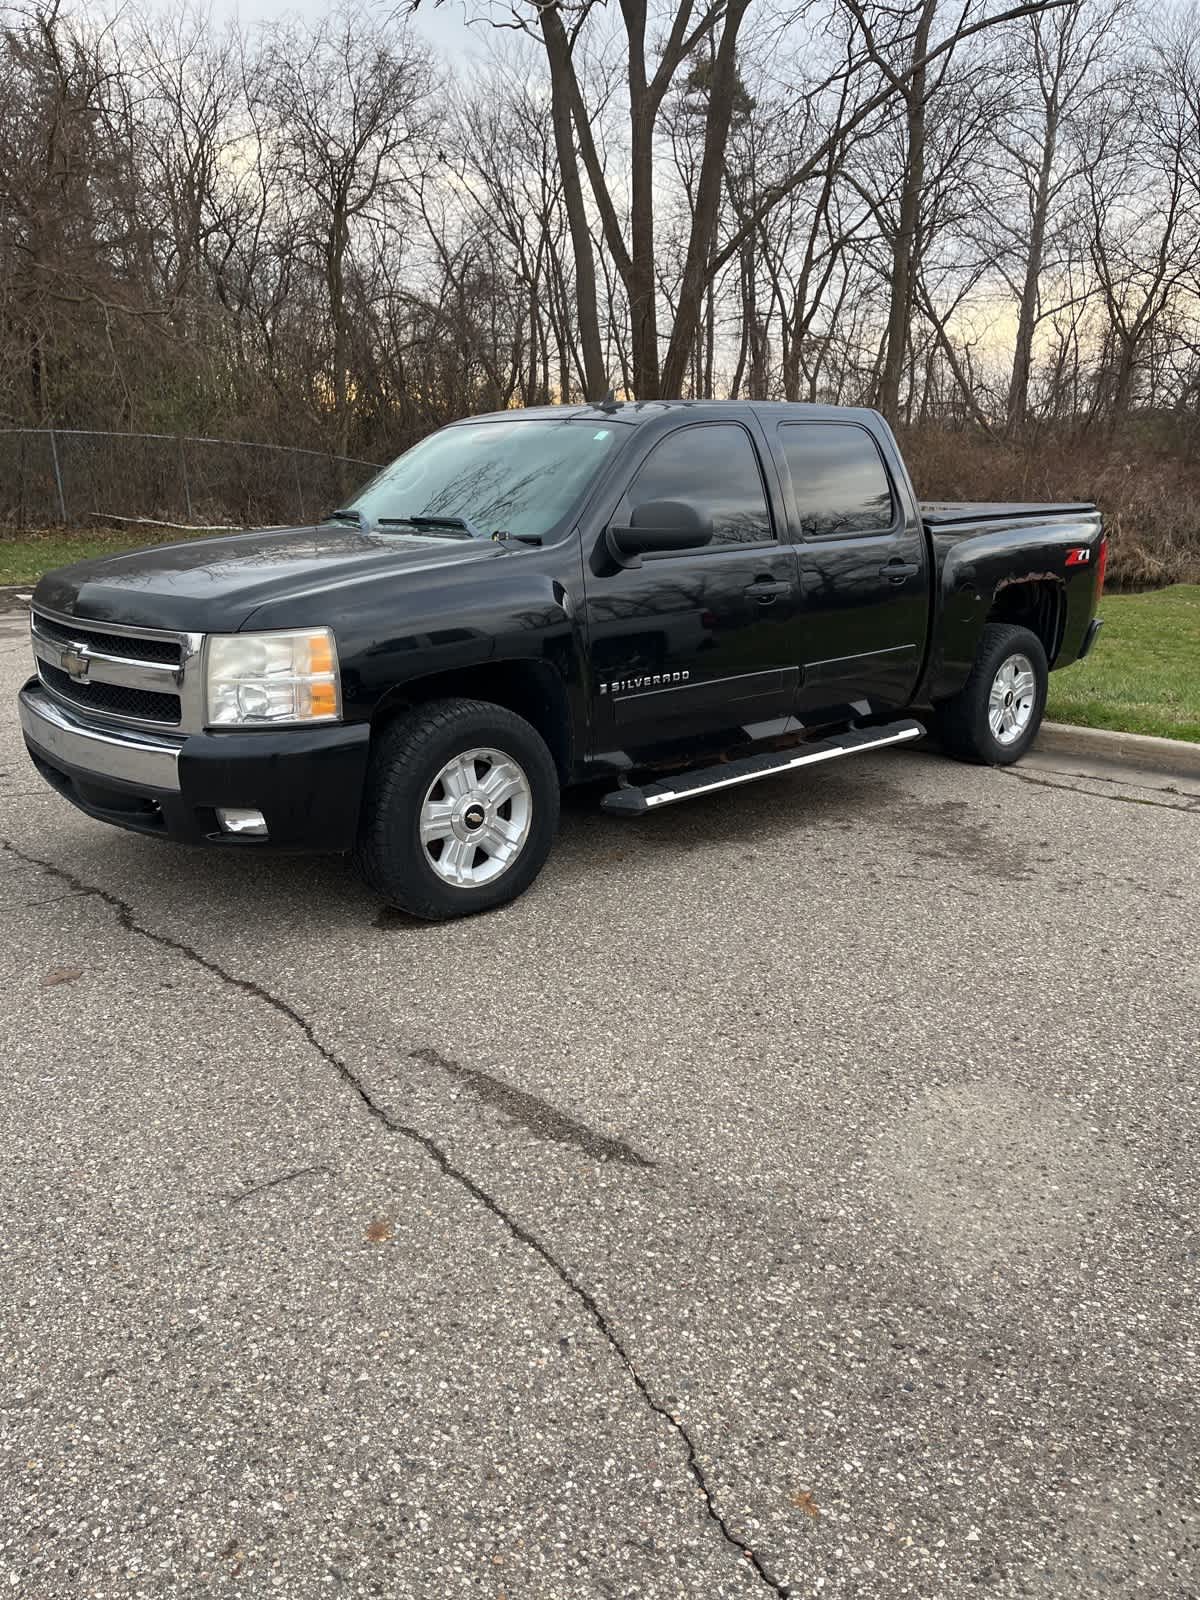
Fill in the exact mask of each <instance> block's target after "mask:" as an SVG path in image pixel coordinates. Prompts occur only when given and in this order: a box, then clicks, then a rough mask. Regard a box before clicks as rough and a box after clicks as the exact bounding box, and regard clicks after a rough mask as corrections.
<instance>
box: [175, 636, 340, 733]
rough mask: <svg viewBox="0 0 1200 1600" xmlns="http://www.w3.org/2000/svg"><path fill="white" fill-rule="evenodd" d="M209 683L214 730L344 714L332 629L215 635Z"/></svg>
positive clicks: (210, 647)
mask: <svg viewBox="0 0 1200 1600" xmlns="http://www.w3.org/2000/svg"><path fill="white" fill-rule="evenodd" d="M207 680H208V685H207V686H208V725H209V727H210V728H228V727H235V726H254V725H266V724H270V723H275V722H336V721H337V719H338V718H339V717H340V716H341V714H342V704H341V695H340V693H339V689H338V665H337V646H336V645H335V644H334V642H333V634H332V633H331V632H330V630H329V629H328V628H306V629H305V630H304V631H303V632H300V633H229V634H221V633H217V634H212V635H210V637H209V640H208V668H207Z"/></svg>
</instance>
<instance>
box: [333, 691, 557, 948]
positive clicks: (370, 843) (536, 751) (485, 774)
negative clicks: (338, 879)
mask: <svg viewBox="0 0 1200 1600" xmlns="http://www.w3.org/2000/svg"><path fill="white" fill-rule="evenodd" d="M372 745H373V749H372V752H371V762H370V766H369V768H368V771H367V782H366V789H365V792H364V795H363V808H362V815H361V818H360V820H359V830H358V844H357V847H356V850H355V859H356V861H357V864H358V868H359V871H360V872H361V873H362V875H363V877H364V878H365V879H366V881H367V883H368V885H369V886H370V887H371V888H372V889H374V890H375V891H376V893H377V894H379V895H381V896H382V898H383V899H384V900H386V901H387V902H388V904H389V905H393V906H398V907H399V908H400V909H401V910H402V911H407V912H409V913H411V915H413V916H415V917H421V918H423V919H424V920H425V921H428V922H442V921H445V920H447V919H449V918H451V917H464V916H471V915H472V914H474V913H475V912H478V911H490V910H492V909H493V907H495V906H502V905H505V904H506V903H507V902H508V901H510V900H515V899H516V897H517V896H518V895H519V894H522V893H524V891H525V890H526V889H527V888H528V887H529V885H530V884H531V883H532V882H533V880H534V879H535V878H536V877H537V875H538V873H539V872H540V871H541V870H542V867H543V866H544V864H545V861H546V857H547V856H548V855H549V854H550V847H551V845H552V844H553V843H554V835H555V833H556V832H557V830H558V809H559V782H558V772H557V769H556V768H555V765H554V758H553V757H552V756H551V754H550V752H549V750H548V749H547V748H546V743H545V740H544V739H543V738H542V737H541V735H540V734H539V733H538V731H537V729H536V728H534V727H532V726H531V725H530V724H529V723H528V722H526V721H525V720H524V718H522V717H518V716H517V715H516V714H515V713H514V712H512V711H509V710H507V709H506V708H505V707H504V706H497V705H492V704H490V703H488V702H487V701H482V700H465V699H453V700H434V701H430V702H429V703H427V704H426V705H421V706H416V707H414V708H413V709H412V710H411V711H407V712H405V713H403V714H402V715H401V716H399V717H397V718H396V719H395V721H393V722H390V723H388V725H387V726H386V727H385V728H384V729H383V731H382V732H381V733H380V734H378V735H377V736H376V737H375V738H374V739H373V740H372Z"/></svg>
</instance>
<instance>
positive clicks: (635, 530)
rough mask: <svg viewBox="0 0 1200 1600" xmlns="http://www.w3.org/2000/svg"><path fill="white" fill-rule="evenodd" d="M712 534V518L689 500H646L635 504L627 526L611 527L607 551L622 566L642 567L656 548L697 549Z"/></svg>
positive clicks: (607, 538)
mask: <svg viewBox="0 0 1200 1600" xmlns="http://www.w3.org/2000/svg"><path fill="white" fill-rule="evenodd" d="M712 536H713V525H712V518H711V517H709V516H706V515H705V514H704V513H703V512H702V511H701V510H700V509H699V507H698V506H694V505H691V504H689V503H688V501H686V500H647V501H646V502H645V503H644V504H643V505H640V506H635V507H634V509H633V511H632V512H631V513H630V516H629V526H628V527H626V528H617V527H612V528H609V529H608V531H607V533H606V534H605V536H604V538H605V543H606V544H607V546H608V553H609V555H610V556H611V557H612V558H613V560H614V561H615V562H616V563H617V564H618V565H619V566H622V567H639V566H641V564H642V557H643V556H644V555H648V554H650V553H651V552H653V551H656V550H694V549H698V548H699V547H700V546H701V545H704V544H708V542H709V540H710V539H711V538H712Z"/></svg>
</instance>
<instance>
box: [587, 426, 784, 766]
mask: <svg viewBox="0 0 1200 1600" xmlns="http://www.w3.org/2000/svg"><path fill="white" fill-rule="evenodd" d="M652 500H684V501H689V502H691V503H692V504H693V505H695V506H697V507H698V508H699V509H700V510H701V511H702V512H703V513H704V514H705V515H711V516H712V519H713V529H714V532H713V539H712V542H711V543H710V544H707V545H703V546H700V547H699V548H697V549H695V550H684V551H673V552H662V553H656V554H653V555H647V556H644V557H643V558H642V562H641V564H640V565H639V566H636V567H628V568H621V569H619V570H616V571H612V570H611V569H609V570H604V571H601V572H597V571H595V570H589V571H588V572H587V575H586V595H587V626H588V639H589V651H590V663H591V671H592V695H593V707H594V718H593V733H594V738H593V749H594V753H595V755H596V757H597V759H599V760H601V761H604V762H606V763H609V764H613V765H617V766H624V765H628V764H637V763H639V762H645V761H649V760H671V759H683V760H688V759H695V756H696V753H697V749H698V746H701V745H704V744H709V745H722V746H728V745H733V744H736V743H739V742H742V741H745V740H747V739H759V738H765V737H768V736H769V735H770V734H772V733H775V732H780V731H782V730H783V729H784V728H785V727H786V726H787V725H788V714H789V712H790V711H791V707H792V700H793V697H794V692H795V685H796V682H797V680H798V677H799V672H798V657H797V654H796V650H797V639H796V618H797V599H798V595H797V570H796V553H795V549H794V547H793V546H792V545H791V544H790V543H788V542H787V541H786V539H781V538H780V536H779V530H778V529H777V527H776V521H775V517H774V516H773V515H772V511H771V507H770V504H769V501H768V495H767V489H766V485H765V482H764V476H763V467H762V462H761V461H760V458H759V453H758V449H757V447H756V444H755V441H754V439H753V437H752V435H751V433H750V432H749V431H748V429H746V428H745V427H743V426H742V424H741V423H739V422H693V423H688V424H685V425H684V426H682V427H679V428H676V429H675V430H674V431H673V432H671V433H668V434H666V435H665V436H662V437H660V438H659V439H658V440H657V442H656V443H655V444H653V445H652V446H651V447H650V449H649V451H648V453H647V455H646V457H645V459H644V460H643V461H642V463H641V465H640V466H639V467H638V469H637V471H636V472H635V474H634V477H633V479H632V482H631V484H630V487H629V489H628V490H627V491H626V493H625V495H624V497H623V499H622V500H621V503H620V505H619V506H617V508H616V510H615V513H614V515H613V516H612V518H611V521H612V522H613V523H615V524H618V525H620V524H622V523H627V522H628V520H629V516H630V513H631V512H632V511H633V509H634V507H636V506H638V505H642V504H644V503H646V502H648V501H652Z"/></svg>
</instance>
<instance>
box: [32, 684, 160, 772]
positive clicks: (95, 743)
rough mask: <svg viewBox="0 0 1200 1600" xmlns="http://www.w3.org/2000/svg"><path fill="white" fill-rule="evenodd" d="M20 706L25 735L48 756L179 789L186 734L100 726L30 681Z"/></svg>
mask: <svg viewBox="0 0 1200 1600" xmlns="http://www.w3.org/2000/svg"><path fill="white" fill-rule="evenodd" d="M18 707H19V712H20V717H21V728H22V730H23V732H24V734H25V738H26V740H27V741H28V743H29V745H30V746H31V747H32V749H33V750H34V752H35V753H42V754H44V755H45V757H46V759H47V760H49V761H60V762H62V763H63V765H64V766H67V767H73V768H75V769H76V770H78V771H79V772H83V773H89V772H90V773H94V774H95V775H96V777H98V778H115V779H117V781H118V782H121V783H132V784H138V785H144V786H145V787H146V788H148V789H173V790H176V791H178V789H179V752H180V750H181V748H182V746H183V741H182V739H171V738H167V737H164V736H161V735H159V734H153V733H144V732H142V731H141V730H140V729H133V728H125V729H121V730H120V731H118V730H117V729H115V728H113V729H108V728H100V727H98V726H97V725H96V724H95V723H94V722H88V721H86V720H85V719H84V718H83V717H80V716H76V715H75V714H74V713H73V712H70V711H68V710H66V708H65V707H63V706H61V705H59V704H58V703H57V702H56V701H54V700H51V698H50V696H49V695H48V694H47V693H46V692H45V690H44V689H42V688H41V687H40V685H38V684H37V683H32V682H31V683H28V684H26V686H25V687H24V688H23V689H22V690H21V693H20V696H19V699H18Z"/></svg>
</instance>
